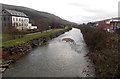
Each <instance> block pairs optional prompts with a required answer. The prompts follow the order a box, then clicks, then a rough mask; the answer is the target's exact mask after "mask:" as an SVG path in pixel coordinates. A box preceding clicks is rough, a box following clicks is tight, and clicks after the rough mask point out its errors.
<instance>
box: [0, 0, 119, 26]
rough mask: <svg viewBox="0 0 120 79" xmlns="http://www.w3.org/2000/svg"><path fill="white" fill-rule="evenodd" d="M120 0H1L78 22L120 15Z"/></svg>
mask: <svg viewBox="0 0 120 79" xmlns="http://www.w3.org/2000/svg"><path fill="white" fill-rule="evenodd" d="M119 1H120V0H0V3H4V4H10V5H17V6H24V7H28V8H32V9H35V10H38V11H44V12H48V13H52V14H55V15H56V16H59V17H61V18H62V19H65V20H68V21H71V22H75V23H78V24H81V23H87V22H92V21H99V20H103V19H108V18H113V17H117V16H118V2H119Z"/></svg>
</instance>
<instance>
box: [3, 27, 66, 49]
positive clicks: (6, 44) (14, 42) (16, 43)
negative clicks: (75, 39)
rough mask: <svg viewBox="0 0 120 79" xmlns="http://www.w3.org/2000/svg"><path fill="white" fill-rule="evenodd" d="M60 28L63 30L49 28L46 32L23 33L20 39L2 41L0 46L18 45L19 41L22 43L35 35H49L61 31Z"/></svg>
mask: <svg viewBox="0 0 120 79" xmlns="http://www.w3.org/2000/svg"><path fill="white" fill-rule="evenodd" d="M61 30H64V29H54V30H50V31H47V32H43V33H37V34H31V35H24V36H23V37H22V38H20V39H15V40H9V41H5V42H2V46H4V47H9V46H13V45H18V44H21V43H23V42H25V41H27V40H30V39H33V38H37V37H41V36H45V35H49V34H52V33H54V32H57V31H61Z"/></svg>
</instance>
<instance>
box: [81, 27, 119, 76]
mask: <svg viewBox="0 0 120 79" xmlns="http://www.w3.org/2000/svg"><path fill="white" fill-rule="evenodd" d="M79 29H81V31H82V33H83V37H84V40H85V42H86V44H87V46H88V48H89V50H90V52H89V53H88V54H87V56H89V58H90V59H91V60H92V61H93V63H94V64H95V68H96V69H95V71H96V77H119V76H120V52H119V50H120V35H119V34H116V33H108V32H106V31H103V30H101V29H100V28H93V27H88V26H85V27H79Z"/></svg>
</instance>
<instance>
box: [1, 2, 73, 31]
mask: <svg viewBox="0 0 120 79" xmlns="http://www.w3.org/2000/svg"><path fill="white" fill-rule="evenodd" d="M2 9H11V10H16V11H20V12H24V13H25V14H26V15H27V16H28V17H29V18H30V22H31V23H32V24H33V25H37V26H38V28H39V29H47V28H48V26H52V27H59V26H61V25H68V24H73V23H72V22H69V21H66V20H64V19H61V18H60V17H58V16H56V15H53V14H50V13H47V12H42V11H37V10H34V9H31V8H27V7H22V6H13V5H6V4H2Z"/></svg>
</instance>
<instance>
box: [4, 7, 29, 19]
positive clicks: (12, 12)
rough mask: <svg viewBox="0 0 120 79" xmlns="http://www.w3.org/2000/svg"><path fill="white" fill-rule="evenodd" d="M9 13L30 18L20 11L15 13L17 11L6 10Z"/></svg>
mask: <svg viewBox="0 0 120 79" xmlns="http://www.w3.org/2000/svg"><path fill="white" fill-rule="evenodd" d="M5 10H6V11H7V12H8V13H10V15H13V16H23V17H28V16H27V15H26V14H25V13H23V12H19V11H15V10H9V9H5Z"/></svg>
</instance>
